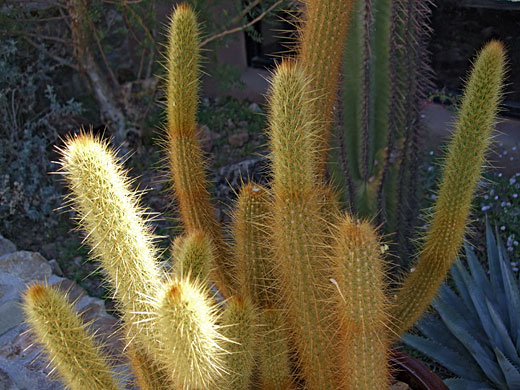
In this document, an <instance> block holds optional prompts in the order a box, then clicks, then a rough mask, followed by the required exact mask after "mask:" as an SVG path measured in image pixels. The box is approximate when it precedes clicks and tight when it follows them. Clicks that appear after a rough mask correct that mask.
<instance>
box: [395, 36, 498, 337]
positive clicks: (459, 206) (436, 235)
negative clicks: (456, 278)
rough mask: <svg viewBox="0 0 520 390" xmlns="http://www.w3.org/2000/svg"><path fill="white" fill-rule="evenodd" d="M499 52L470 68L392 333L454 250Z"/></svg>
mask: <svg viewBox="0 0 520 390" xmlns="http://www.w3.org/2000/svg"><path fill="white" fill-rule="evenodd" d="M504 56H505V54H504V48H503V45H502V44H501V43H500V42H497V41H492V42H490V43H488V44H487V45H486V46H485V47H484V49H483V50H482V51H481V52H480V54H479V56H478V58H477V60H476V62H475V64H474V66H473V70H472V72H471V75H470V78H469V80H468V83H467V85H466V89H465V91H464V98H463V100H462V104H461V107H460V110H459V113H458V117H457V122H456V124H455V130H454V134H453V138H452V140H451V143H450V145H449V148H448V154H447V156H446V161H445V163H444V169H443V175H442V181H441V184H440V189H439V196H438V198H437V202H436V204H435V207H434V212H433V217H432V221H431V226H430V228H429V229H428V233H427V235H426V238H425V242H424V247H423V249H422V252H421V254H420V256H419V261H418V262H417V265H416V266H415V267H414V268H415V269H414V271H413V272H411V273H410V274H409V275H408V276H407V277H406V278H405V280H404V282H403V285H402V287H401V288H399V290H398V292H397V296H396V298H395V300H394V302H393V305H392V311H391V315H392V317H393V318H395V321H394V322H393V323H392V325H391V328H392V331H393V332H394V333H395V334H396V335H402V334H403V333H404V332H406V331H407V330H408V329H409V328H410V327H411V326H412V325H413V324H414V322H415V321H416V320H417V319H418V318H419V317H420V316H421V315H422V314H423V313H424V311H425V310H426V309H427V307H428V306H429V305H430V303H431V301H432V299H433V298H434V297H435V294H436V293H437V290H438V288H439V286H440V285H441V283H442V282H443V281H444V279H445V277H446V275H447V273H448V271H449V269H450V268H451V266H452V264H453V261H454V260H455V258H456V256H457V253H458V252H459V250H460V247H461V244H462V241H463V238H464V233H465V230H466V224H467V220H468V214H469V211H470V208H471V201H472V199H473V196H474V193H475V189H476V186H477V183H478V181H479V180H480V174H481V169H482V165H483V163H484V160H485V152H486V150H487V148H488V146H489V144H490V140H491V132H492V129H493V124H494V122H495V117H496V114H497V109H498V103H499V101H500V97H501V90H502V83H503V76H504V66H505V65H504V61H505V58H504Z"/></svg>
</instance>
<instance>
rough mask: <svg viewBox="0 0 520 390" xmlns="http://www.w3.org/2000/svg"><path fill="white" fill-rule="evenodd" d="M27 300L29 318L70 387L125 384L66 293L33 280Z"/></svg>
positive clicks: (115, 388)
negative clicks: (116, 374) (111, 368)
mask: <svg viewBox="0 0 520 390" xmlns="http://www.w3.org/2000/svg"><path fill="white" fill-rule="evenodd" d="M24 302H25V303H24V307H23V308H24V312H25V315H26V317H27V321H28V322H29V324H30V325H31V327H32V330H33V332H34V333H35V335H36V337H37V338H38V341H39V342H40V343H41V344H43V345H44V347H45V352H46V353H47V354H48V358H49V360H50V361H51V362H53V365H54V367H55V368H56V369H57V371H58V375H59V376H60V377H61V378H63V381H64V382H65V383H66V384H67V386H68V387H69V388H70V389H71V390H84V389H92V390H120V389H121V388H122V387H121V385H120V384H119V383H118V381H117V380H116V379H115V378H114V376H113V374H112V373H111V372H110V364H109V359H108V358H107V357H106V356H104V355H103V353H102V352H101V346H100V345H99V343H98V342H97V341H96V340H95V339H94V336H93V335H92V334H91V333H90V332H89V331H88V326H87V325H85V324H83V322H82V321H81V319H80V318H79V316H78V315H77V314H76V312H75V311H74V309H73V307H72V305H71V304H70V303H69V301H68V299H67V297H66V296H64V295H63V293H61V292H60V291H59V290H58V289H56V287H51V286H45V285H43V284H34V285H32V286H30V287H29V288H28V289H27V291H26V292H25V296H24ZM71 357H73V358H72V359H71Z"/></svg>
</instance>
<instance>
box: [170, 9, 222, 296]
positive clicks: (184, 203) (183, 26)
mask: <svg viewBox="0 0 520 390" xmlns="http://www.w3.org/2000/svg"><path fill="white" fill-rule="evenodd" d="M199 46H200V36H199V29H198V25H197V20H196V17H195V13H194V12H193V10H192V8H191V7H190V6H189V5H187V4H184V3H183V4H180V5H178V6H177V7H176V8H175V11H174V13H173V16H172V18H171V21H170V26H169V36H168V52H167V55H166V69H167V72H168V74H167V87H166V107H167V129H166V130H167V131H166V133H167V139H168V142H167V151H168V156H169V159H170V170H171V174H172V177H173V184H174V193H175V197H176V199H177V201H178V204H179V211H180V215H181V219H182V222H183V224H184V229H185V230H186V232H188V233H191V232H194V231H196V230H200V231H203V232H205V233H206V234H208V236H209V238H210V239H211V240H212V242H213V244H214V246H215V264H214V265H213V267H212V269H211V271H212V281H213V282H214V283H215V284H216V285H217V287H218V289H219V291H220V292H221V293H222V294H223V295H224V296H225V297H229V296H231V295H232V294H231V291H232V289H231V286H232V277H231V275H230V273H231V272H230V264H229V263H228V262H229V255H228V254H227V253H226V252H227V251H226V247H225V243H224V239H223V233H222V231H221V228H220V226H219V224H218V222H217V219H216V216H215V211H214V209H213V206H212V204H211V200H210V194H209V191H208V182H207V179H206V172H205V164H204V158H203V152H202V149H201V147H200V142H199V139H198V138H197V134H196V123H195V114H196V111H197V103H198V95H197V94H198V89H199V73H200V69H199V68H200V64H199V62H200V48H199Z"/></svg>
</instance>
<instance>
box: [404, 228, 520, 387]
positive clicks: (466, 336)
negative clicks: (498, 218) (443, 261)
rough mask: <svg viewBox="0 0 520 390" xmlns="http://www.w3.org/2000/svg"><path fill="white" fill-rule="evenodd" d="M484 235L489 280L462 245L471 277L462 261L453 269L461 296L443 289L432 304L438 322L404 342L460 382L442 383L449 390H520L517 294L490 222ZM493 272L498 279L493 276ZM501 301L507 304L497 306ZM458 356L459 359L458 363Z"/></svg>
mask: <svg viewBox="0 0 520 390" xmlns="http://www.w3.org/2000/svg"><path fill="white" fill-rule="evenodd" d="M486 235H487V242H488V245H490V246H491V248H488V251H487V253H488V264H489V270H490V271H489V276H488V275H487V273H486V271H485V269H484V268H483V267H482V265H481V264H480V263H479V261H478V259H477V257H476V256H475V253H474V252H473V251H472V249H471V248H470V247H469V246H468V245H466V248H465V249H466V259H467V262H468V265H469V268H470V270H471V272H468V271H467V270H466V269H465V268H464V267H463V266H462V264H461V263H460V262H456V263H455V265H454V266H453V268H452V275H453V277H454V281H455V284H456V286H457V290H458V292H459V295H460V297H459V296H457V295H455V293H454V292H453V291H452V290H451V289H450V288H448V287H447V286H443V287H442V288H441V293H440V295H439V297H438V298H437V300H436V301H435V302H434V304H433V306H434V308H435V309H436V310H437V312H438V314H439V315H440V317H441V319H440V320H439V319H437V318H432V317H430V318H427V319H425V320H422V321H421V322H420V323H419V325H418V329H419V330H420V331H421V332H422V334H423V335H424V336H425V337H426V338H423V337H419V336H412V335H406V336H405V337H404V338H403V340H404V341H405V342H406V343H408V344H409V345H410V346H412V347H414V348H416V349H418V350H420V351H421V352H423V353H425V354H426V355H428V356H430V357H431V358H433V359H435V360H437V361H438V362H440V363H441V364H444V365H445V366H446V367H447V368H448V369H450V370H451V371H452V372H453V373H454V374H456V375H458V376H460V377H461V378H460V379H453V380H449V381H446V383H447V384H449V386H450V389H451V388H454V389H459V388H464V389H489V388H490V387H491V386H492V387H493V388H497V389H513V388H518V387H519V386H520V382H518V380H519V379H520V376H519V375H520V372H519V367H520V348H518V343H517V342H516V341H517V338H518V336H519V334H520V329H519V328H518V327H517V326H516V323H515V322H514V315H515V314H516V313H515V302H516V301H517V300H518V296H519V295H520V293H519V291H518V286H517V281H516V278H515V277H514V275H513V273H512V270H511V264H510V262H509V259H508V258H507V256H506V255H505V250H504V246H503V244H502V242H501V241H498V242H497V241H496V240H495V237H494V236H493V233H492V232H491V227H490V226H489V223H488V224H487V231H486ZM493 272H495V273H498V274H499V275H498V276H496V275H493ZM496 283H502V285H501V286H498V285H496ZM499 296H501V297H503V299H505V300H506V302H500V301H499V298H498V297H499ZM510 316H513V322H509V319H510V318H511V317H510ZM450 337H453V338H455V339H456V340H457V341H454V340H452V339H450ZM455 354H456V355H455ZM457 355H460V356H461V358H460V359H458V360H457V359H456V358H455V357H456V356H457ZM468 355H469V358H468ZM476 364H478V366H477V368H475V365H476ZM482 376H483V377H482ZM464 386H466V387H464Z"/></svg>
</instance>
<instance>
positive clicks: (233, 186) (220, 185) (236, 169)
mask: <svg viewBox="0 0 520 390" xmlns="http://www.w3.org/2000/svg"><path fill="white" fill-rule="evenodd" d="M267 173H268V161H267V159H266V158H263V157H253V158H248V159H247V160H244V161H241V162H239V163H236V164H231V165H226V166H224V167H222V168H220V169H219V170H218V171H217V174H216V176H215V180H214V185H215V195H216V196H217V198H218V199H220V200H229V199H232V198H234V197H235V194H236V192H237V191H238V190H239V188H240V186H241V185H242V183H247V182H249V181H250V180H251V181H254V182H255V183H258V184H265V183H267V181H268V175H267Z"/></svg>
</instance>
